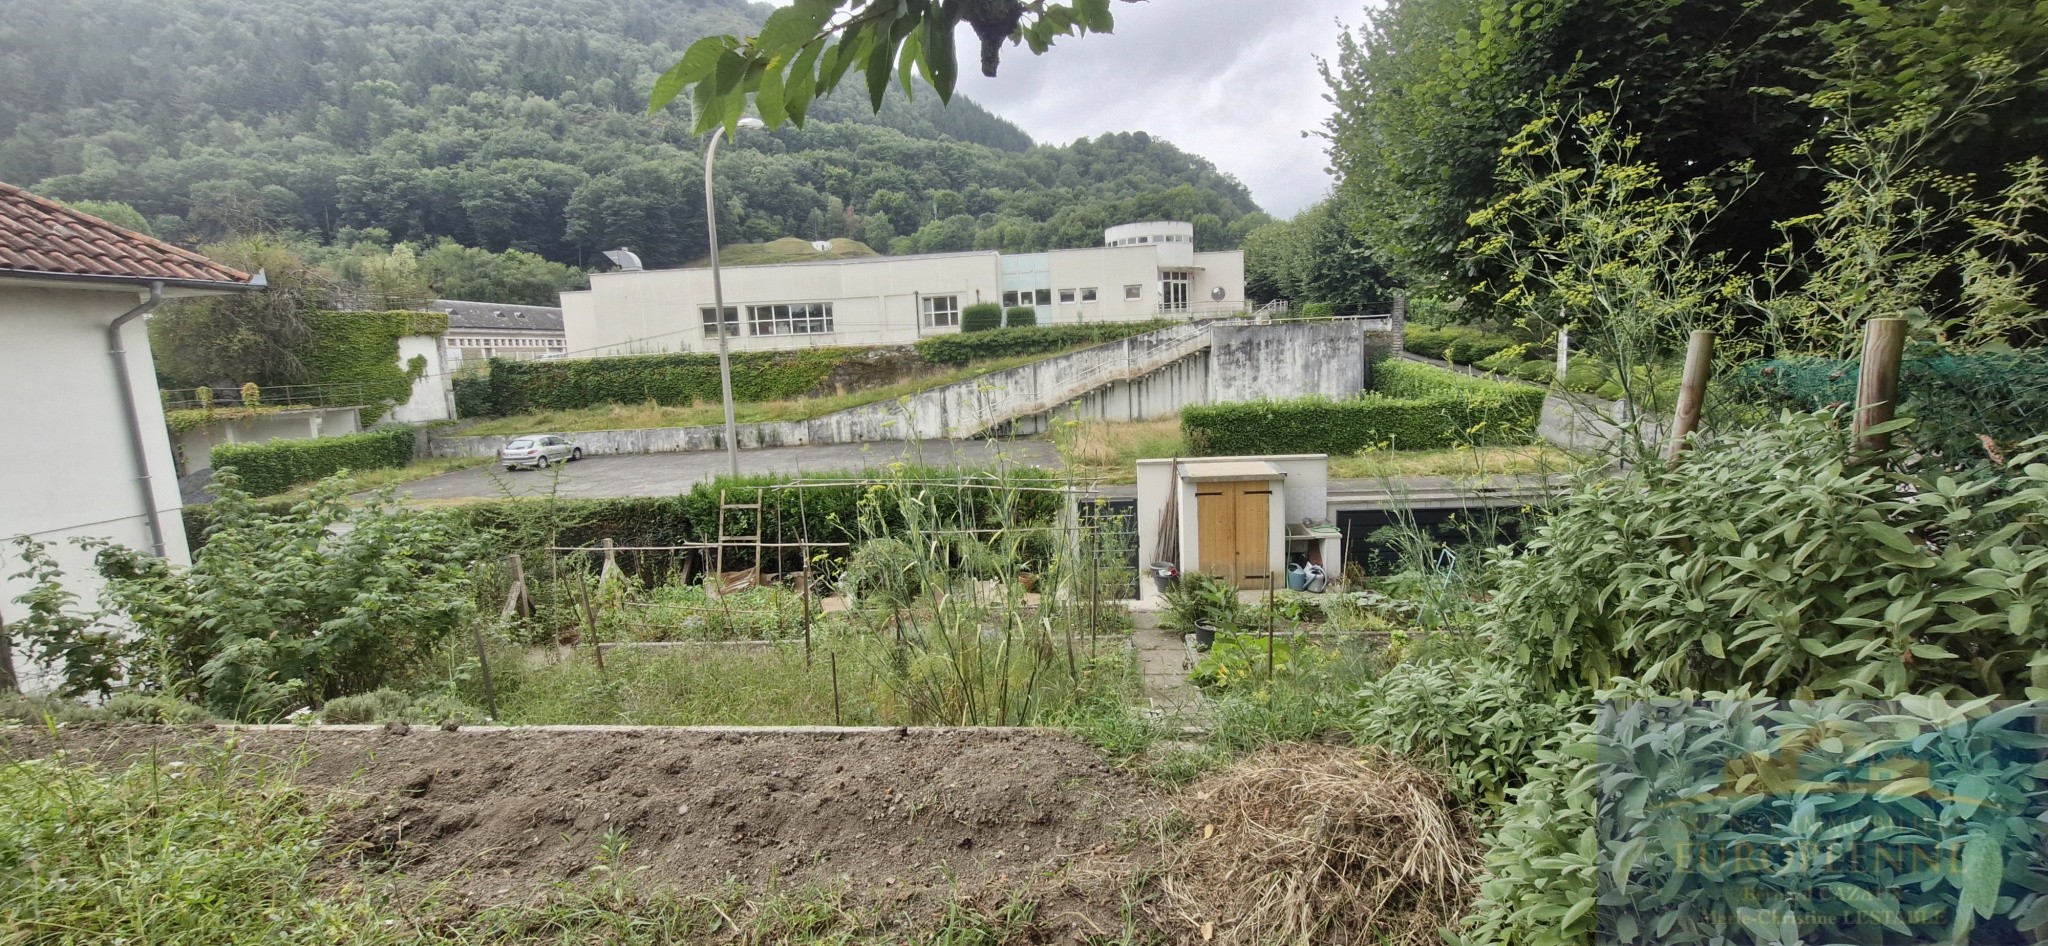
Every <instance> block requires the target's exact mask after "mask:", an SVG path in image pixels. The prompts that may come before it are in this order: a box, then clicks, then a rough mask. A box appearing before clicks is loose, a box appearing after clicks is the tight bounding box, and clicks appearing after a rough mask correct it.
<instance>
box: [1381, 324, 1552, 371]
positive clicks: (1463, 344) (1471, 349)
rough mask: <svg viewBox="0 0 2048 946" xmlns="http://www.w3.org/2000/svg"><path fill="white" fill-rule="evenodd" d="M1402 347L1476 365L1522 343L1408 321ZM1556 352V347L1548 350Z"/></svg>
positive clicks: (1533, 351)
mask: <svg viewBox="0 0 2048 946" xmlns="http://www.w3.org/2000/svg"><path fill="white" fill-rule="evenodd" d="M1401 341H1402V347H1404V348H1406V349H1407V350H1409V351H1412V352H1414V353H1416V354H1418V355H1423V356H1426V357H1429V358H1435V359H1438V360H1441V361H1448V362H1451V363H1452V364H1459V365H1476V364H1478V363H1480V362H1482V361H1485V360H1486V359H1488V358H1491V357H1493V356H1495V355H1498V354H1500V353H1501V352H1503V351H1506V350H1507V349H1510V348H1513V347H1515V346H1516V345H1521V344H1523V343H1522V342H1520V341H1517V340H1516V339H1514V338H1513V337H1511V336H1507V335H1500V334H1497V333H1494V332H1486V331H1482V330H1480V329H1476V328H1472V327H1470V326H1465V325H1447V326H1443V327H1441V328H1433V327H1430V326H1427V325H1416V324H1415V323H1413V322H1410V323H1409V324H1408V325H1407V327H1406V329H1405V330H1404V331H1403V332H1402V336H1401ZM1547 350H1548V351H1549V352H1551V353H1555V351H1556V349H1555V348H1551V349H1547ZM1545 351H1546V349H1544V348H1543V347H1541V346H1537V345H1530V346H1528V354H1529V355H1531V356H1537V355H1540V354H1543V353H1544V352H1545Z"/></svg>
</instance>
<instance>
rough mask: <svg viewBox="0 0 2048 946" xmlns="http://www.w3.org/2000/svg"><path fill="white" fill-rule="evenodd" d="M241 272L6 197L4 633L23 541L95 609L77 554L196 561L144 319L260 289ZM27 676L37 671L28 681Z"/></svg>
mask: <svg viewBox="0 0 2048 946" xmlns="http://www.w3.org/2000/svg"><path fill="white" fill-rule="evenodd" d="M252 285H253V283H252V280H251V279H250V277H249V276H248V275H247V274H246V273H240V272H236V271H235V270H232V269H229V268H227V267H225V266H221V265H219V264H217V263H214V262H212V261H211V260H208V259H206V258H205V257H203V256H200V255H199V254H197V253H193V252H191V251H189V250H184V249H180V248H178V247H175V246H172V245H170V244H168V243H163V242H161V241H158V240H155V239H152V238H150V237H146V236H143V235H142V234H139V233H135V232H133V231H130V230H124V229H122V228H120V227H117V226H114V225H113V224H110V223H107V222H106V221H104V220H101V219H99V218H97V217H92V216H88V215H86V214H81V213H78V212H76V211H73V210H70V209H67V208H65V207H63V206H60V205H58V204H56V203H54V202H52V201H48V200H44V199H42V198H40V197H35V196H33V195H30V194H28V193H25V192H23V191H21V190H20V189H18V188H15V187H11V186H8V185H6V184H0V399H4V402H5V403H7V404H9V405H11V406H12V407H13V408H14V409H12V410H10V411H8V413H7V419H6V422H5V427H4V436H5V439H6V441H7V442H8V443H10V444H14V445H15V446H16V447H17V449H16V451H15V456H14V457H13V458H12V462H8V463H4V464H0V542H4V543H6V547H5V549H4V554H5V562H4V564H0V623H7V622H12V621H14V620H18V619H19V618H20V616H21V615H22V611H23V608H22V606H21V605H18V604H15V603H14V599H15V597H16V596H18V595H20V594H21V593H22V592H24V591H26V590H27V588H28V585H27V583H26V582H24V581H21V580H19V579H15V578H12V577H8V576H9V575H11V573H13V572H14V571H16V570H18V569H17V564H18V563H17V557H16V556H15V555H14V549H13V540H14V539H16V538H19V537H22V536H27V537H29V538H32V539H35V540H37V541H40V542H43V543H45V544H46V545H49V546H50V547H51V551H52V552H53V553H54V554H55V555H56V558H57V561H58V563H59V564H60V565H62V566H63V568H64V570H65V575H66V579H67V587H68V588H69V589H70V590H72V591H73V592H74V593H76V594H78V595H79V597H80V598H81V599H83V602H84V603H86V604H87V605H90V604H91V602H92V601H93V599H94V598H95V597H96V596H97V595H98V591H99V582H98V580H97V577H96V576H95V575H93V573H92V570H91V565H92V562H91V557H90V556H89V555H86V554H84V553H81V552H80V551H79V550H78V549H77V548H75V547H73V546H72V545H71V540H73V539H80V538H103V539H111V540H113V541H115V542H119V543H121V544H123V545H127V546H129V547H132V548H135V549H140V550H144V551H154V552H155V553H156V554H158V555H161V556H163V557H165V558H167V559H169V560H170V561H172V562H174V563H181V564H182V563H186V562H189V561H190V559H191V553H190V550H189V548H188V547H187V545H186V542H185V527H184V523H183V521H182V519H181V518H180V516H179V512H180V509H181V508H182V503H181V502H180V500H179V496H178V478H177V474H176V472H175V471H174V470H173V468H172V464H171V442H170V433H169V431H167V430H166V429H165V427H164V415H163V407H162V403H161V401H160V400H159V399H158V395H157V391H156V368H155V365H154V363H153V361H152V359H151V358H150V351H149V334H148V333H147V332H146V331H145V330H144V327H143V318H142V317H143V316H144V315H146V314H148V312H149V311H150V310H151V309H152V308H154V307H155V306H156V305H157V304H158V303H160V302H162V301H163V300H165V299H168V298H172V297H177V296H193V295H215V294H220V293H226V292H241V291H245V290H248V289H250V288H252ZM20 669H21V670H22V671H23V672H24V674H26V672H27V671H28V669H29V668H26V667H22V668H20Z"/></svg>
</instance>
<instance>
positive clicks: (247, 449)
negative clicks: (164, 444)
mask: <svg viewBox="0 0 2048 946" xmlns="http://www.w3.org/2000/svg"><path fill="white" fill-rule="evenodd" d="M412 447H413V431H412V428H411V427H387V428H382V429H379V430H372V431H370V432H368V433H361V434H349V435H347V436H345V437H321V438H317V439H313V440H272V441H269V442H267V443H224V444H219V445H217V446H215V447H214V448H213V468H214V469H216V470H219V469H224V468H227V467H233V468H234V470H235V473H236V474H237V475H239V476H240V477H241V478H242V488H243V489H245V490H248V491H249V493H250V494H251V495H255V496H268V495H270V494H272V493H282V492H284V491H285V490H288V489H290V488H292V487H293V486H296V485H298V484H300V483H305V482H309V481H311V480H317V479H320V478H321V477H324V476H330V475H332V474H334V473H337V472H340V471H342V470H375V469H380V468H383V467H393V466H404V465H406V464H408V463H411V462H412Z"/></svg>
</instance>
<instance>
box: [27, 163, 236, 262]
mask: <svg viewBox="0 0 2048 946" xmlns="http://www.w3.org/2000/svg"><path fill="white" fill-rule="evenodd" d="M7 276H16V277H49V276H55V277H60V278H94V279H113V280H132V281H135V282H148V281H151V280H158V279H161V280H164V281H166V282H175V283H183V284H192V283H211V284H215V285H220V284H231V283H239V284H243V285H247V284H248V283H249V280H250V277H249V274H248V273H244V272H240V271H238V270H233V269H229V268H228V267H226V266H222V265H221V264H219V263H216V262H214V261H212V260H210V259H207V258H206V257H204V256H201V255H199V254H197V253H194V252H192V251H191V250H187V249H183V248H181V247H176V246H172V245H171V244H169V243H165V242H164V241H162V240H159V239H156V238H154V237H149V236H144V235H142V234H140V233H136V232H135V231H133V230H127V229H123V228H121V227H117V226H115V225H113V224H111V223H108V222H106V221H105V220H101V219H100V218H98V217H95V216H92V215H91V214H83V213H79V212H78V211H76V210H72V209H70V208H69V207H65V206H63V205H61V204H59V203H57V202H56V201H53V200H47V199H45V198H41V197H37V196H36V195H34V194H31V193H29V192H27V191H24V190H22V189H21V188H19V187H15V186H13V185H11V184H6V183H0V277H7Z"/></svg>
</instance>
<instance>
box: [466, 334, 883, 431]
mask: <svg viewBox="0 0 2048 946" xmlns="http://www.w3.org/2000/svg"><path fill="white" fill-rule="evenodd" d="M863 351H866V349H860V348H806V349H800V350H795V351H774V352H768V351H750V352H733V353H732V355H731V358H732V394H733V398H734V399H736V400H740V401H776V400H782V399H784V398H793V397H803V396H804V395H806V394H809V393H811V392H812V391H813V390H814V389H816V388H817V387H818V386H819V385H820V384H821V383H823V382H824V381H825V379H826V378H827V377H828V376H830V375H831V374H832V369H833V368H834V367H836V366H837V365H838V364H839V363H840V362H841V361H844V360H846V359H847V358H849V357H852V356H853V355H856V354H858V353H860V352H863ZM721 396H722V395H721V393H720V389H719V381H718V356H717V355H700V354H671V355H622V356H619V357H617V358H593V359H589V360H583V361H502V360H499V359H495V358H494V359H492V360H491V371H490V374H488V375H486V376H484V377H481V378H462V379H457V381H456V384H455V397H456V406H455V409H456V411H457V413H459V414H461V415H462V416H464V417H506V416H510V415H513V414H528V413H532V412H534V411H550V410H553V411H565V410H577V409H580V408H585V407H592V406H595V405H599V404H644V403H646V402H648V401H653V402H655V403H657V404H667V405H673V406H678V407H680V406H687V405H689V404H694V403H715V402H717V401H718V400H719V399H720V398H721Z"/></svg>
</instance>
